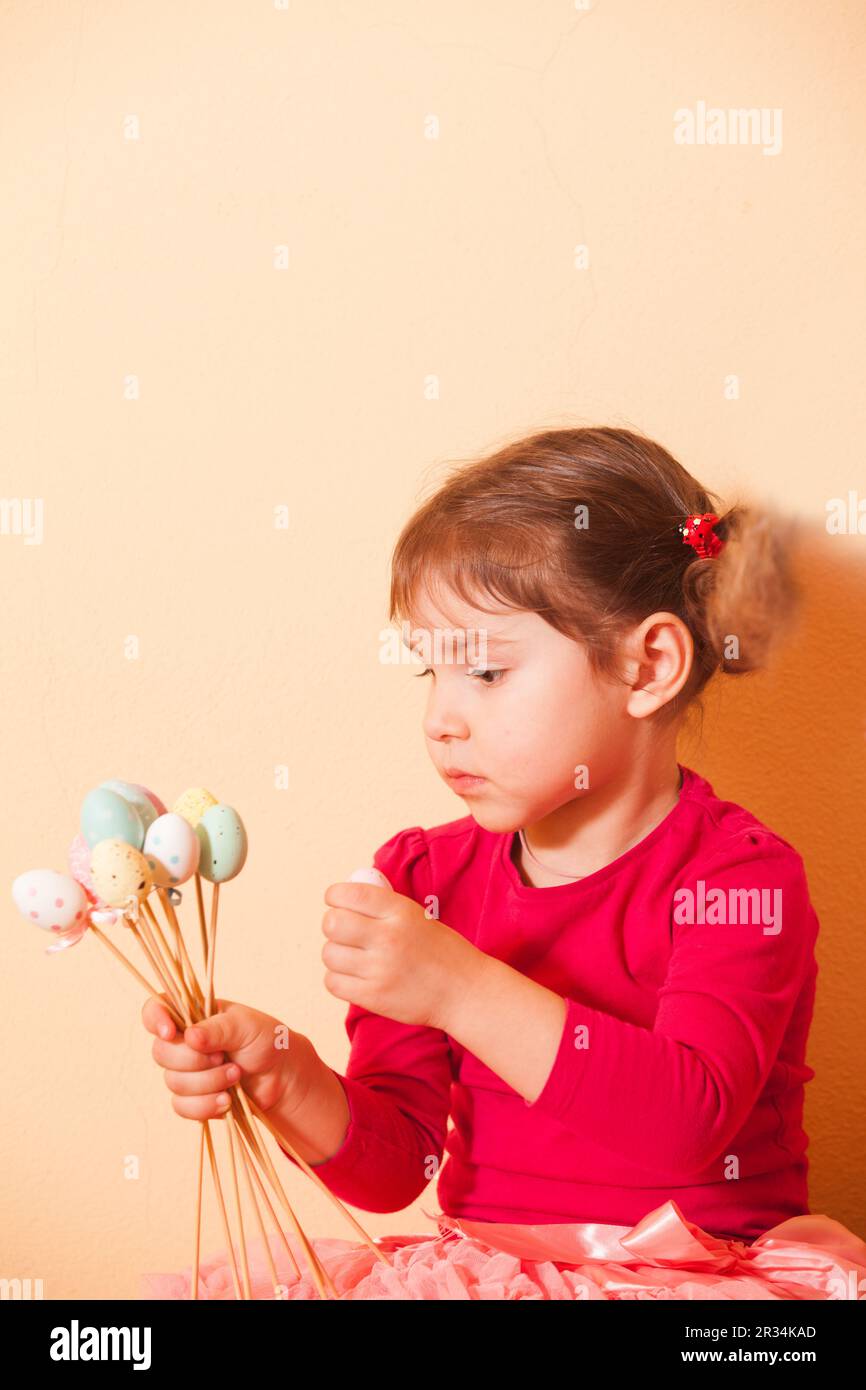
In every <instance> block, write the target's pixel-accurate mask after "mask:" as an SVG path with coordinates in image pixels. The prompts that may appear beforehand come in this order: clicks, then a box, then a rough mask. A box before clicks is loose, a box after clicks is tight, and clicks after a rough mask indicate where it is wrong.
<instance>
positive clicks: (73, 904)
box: [12, 869, 88, 932]
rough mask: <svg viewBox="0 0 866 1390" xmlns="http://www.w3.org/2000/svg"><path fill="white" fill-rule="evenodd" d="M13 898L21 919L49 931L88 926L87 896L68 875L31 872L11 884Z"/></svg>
mask: <svg viewBox="0 0 866 1390" xmlns="http://www.w3.org/2000/svg"><path fill="white" fill-rule="evenodd" d="M12 897H13V899H14V902H15V906H16V907H17V908H18V911H19V912H20V913H21V915H22V917H26V918H27V921H28V922H32V923H33V924H34V926H37V927H44V929H45V930H46V931H54V932H65V931H69V930H70V929H71V928H73V927H86V925H87V921H88V918H87V910H88V901H87V894H86V893H85V891H84V889H83V888H82V886H81V884H80V883H76V881H75V879H74V878H70V877H69V875H68V874H59V873H56V872H55V870H54V869H28V871H27V873H24V874H19V875H18V877H17V878H16V879H15V881H14V883H13V884H12Z"/></svg>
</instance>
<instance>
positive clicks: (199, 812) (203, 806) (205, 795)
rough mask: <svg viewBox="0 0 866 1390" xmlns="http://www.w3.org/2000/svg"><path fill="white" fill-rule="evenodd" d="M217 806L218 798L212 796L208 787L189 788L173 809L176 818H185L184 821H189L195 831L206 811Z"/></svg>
mask: <svg viewBox="0 0 866 1390" xmlns="http://www.w3.org/2000/svg"><path fill="white" fill-rule="evenodd" d="M216 804H217V799H216V797H215V796H211V794H210V792H209V791H208V790H207V788H206V787H188V788H187V790H186V791H185V792H184V793H183V796H179V797H178V798H177V801H176V802H175V803H174V805H173V806H172V808H171V809H172V811H173V812H174V814H175V815H176V816H183V818H184V820H186V821H189V823H190V825H191V826H192V828H193V830H195V827H196V826H197V825H198V823H199V821H200V820H201V818H202V816H203V815H204V813H205V811H209V810H210V808H211V806H216Z"/></svg>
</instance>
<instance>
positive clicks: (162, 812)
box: [130, 782, 165, 816]
mask: <svg viewBox="0 0 866 1390" xmlns="http://www.w3.org/2000/svg"><path fill="white" fill-rule="evenodd" d="M130 786H132V787H135V790H136V791H137V792H141V793H142V795H143V796H146V797H147V799H148V801H150V802H151V803H152V804H153V805H154V806H155V807H156V809H157V811H158V812H159V814H160V815H161V816H164V815H165V806H164V805H163V803H162V802H161V801H160V799H159V797H158V796H157V794H156V792H151V791H148V789H147V787H143V786H142V785H141V783H140V782H131V783H130Z"/></svg>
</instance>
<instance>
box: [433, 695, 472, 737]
mask: <svg viewBox="0 0 866 1390" xmlns="http://www.w3.org/2000/svg"><path fill="white" fill-rule="evenodd" d="M468 733H469V727H468V725H467V723H466V720H465V719H464V718H463V716H462V715H461V713H460V711H459V709H458V708H457V706H456V703H455V701H454V700H453V699H450V698H449V696H448V695H447V693H446V692H445V691H444V690H431V691H430V695H429V697H428V700H427V709H426V710H425V713H424V734H425V736H426V737H427V738H429V739H436V740H438V739H443V738H466V736H467V734H468Z"/></svg>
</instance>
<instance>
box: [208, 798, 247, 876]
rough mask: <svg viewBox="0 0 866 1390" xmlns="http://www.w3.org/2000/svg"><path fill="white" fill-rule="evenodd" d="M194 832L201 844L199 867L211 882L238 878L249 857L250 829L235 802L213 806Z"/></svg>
mask: <svg viewBox="0 0 866 1390" xmlns="http://www.w3.org/2000/svg"><path fill="white" fill-rule="evenodd" d="M195 833H196V835H197V836H198V838H199V843H200V844H201V855H200V857H199V865H198V871H199V873H200V874H201V876H202V878H206V879H207V880H208V881H209V882H210V883H228V881H229V879H231V878H236V877H237V875H238V874H239V873H240V871H241V869H242V868H243V867H244V864H245V863H246V858H247V832H246V830H245V829H244V823H243V821H242V820H241V818H240V816H239V815H238V813H237V811H236V810H235V809H234V807H233V806H225V805H223V803H222V802H220V803H219V804H218V805H216V806H210V807H209V808H208V809H207V810H206V811H205V813H204V815H203V816H202V818H201V820H200V821H199V823H198V825H197V826H196V827H195Z"/></svg>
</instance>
